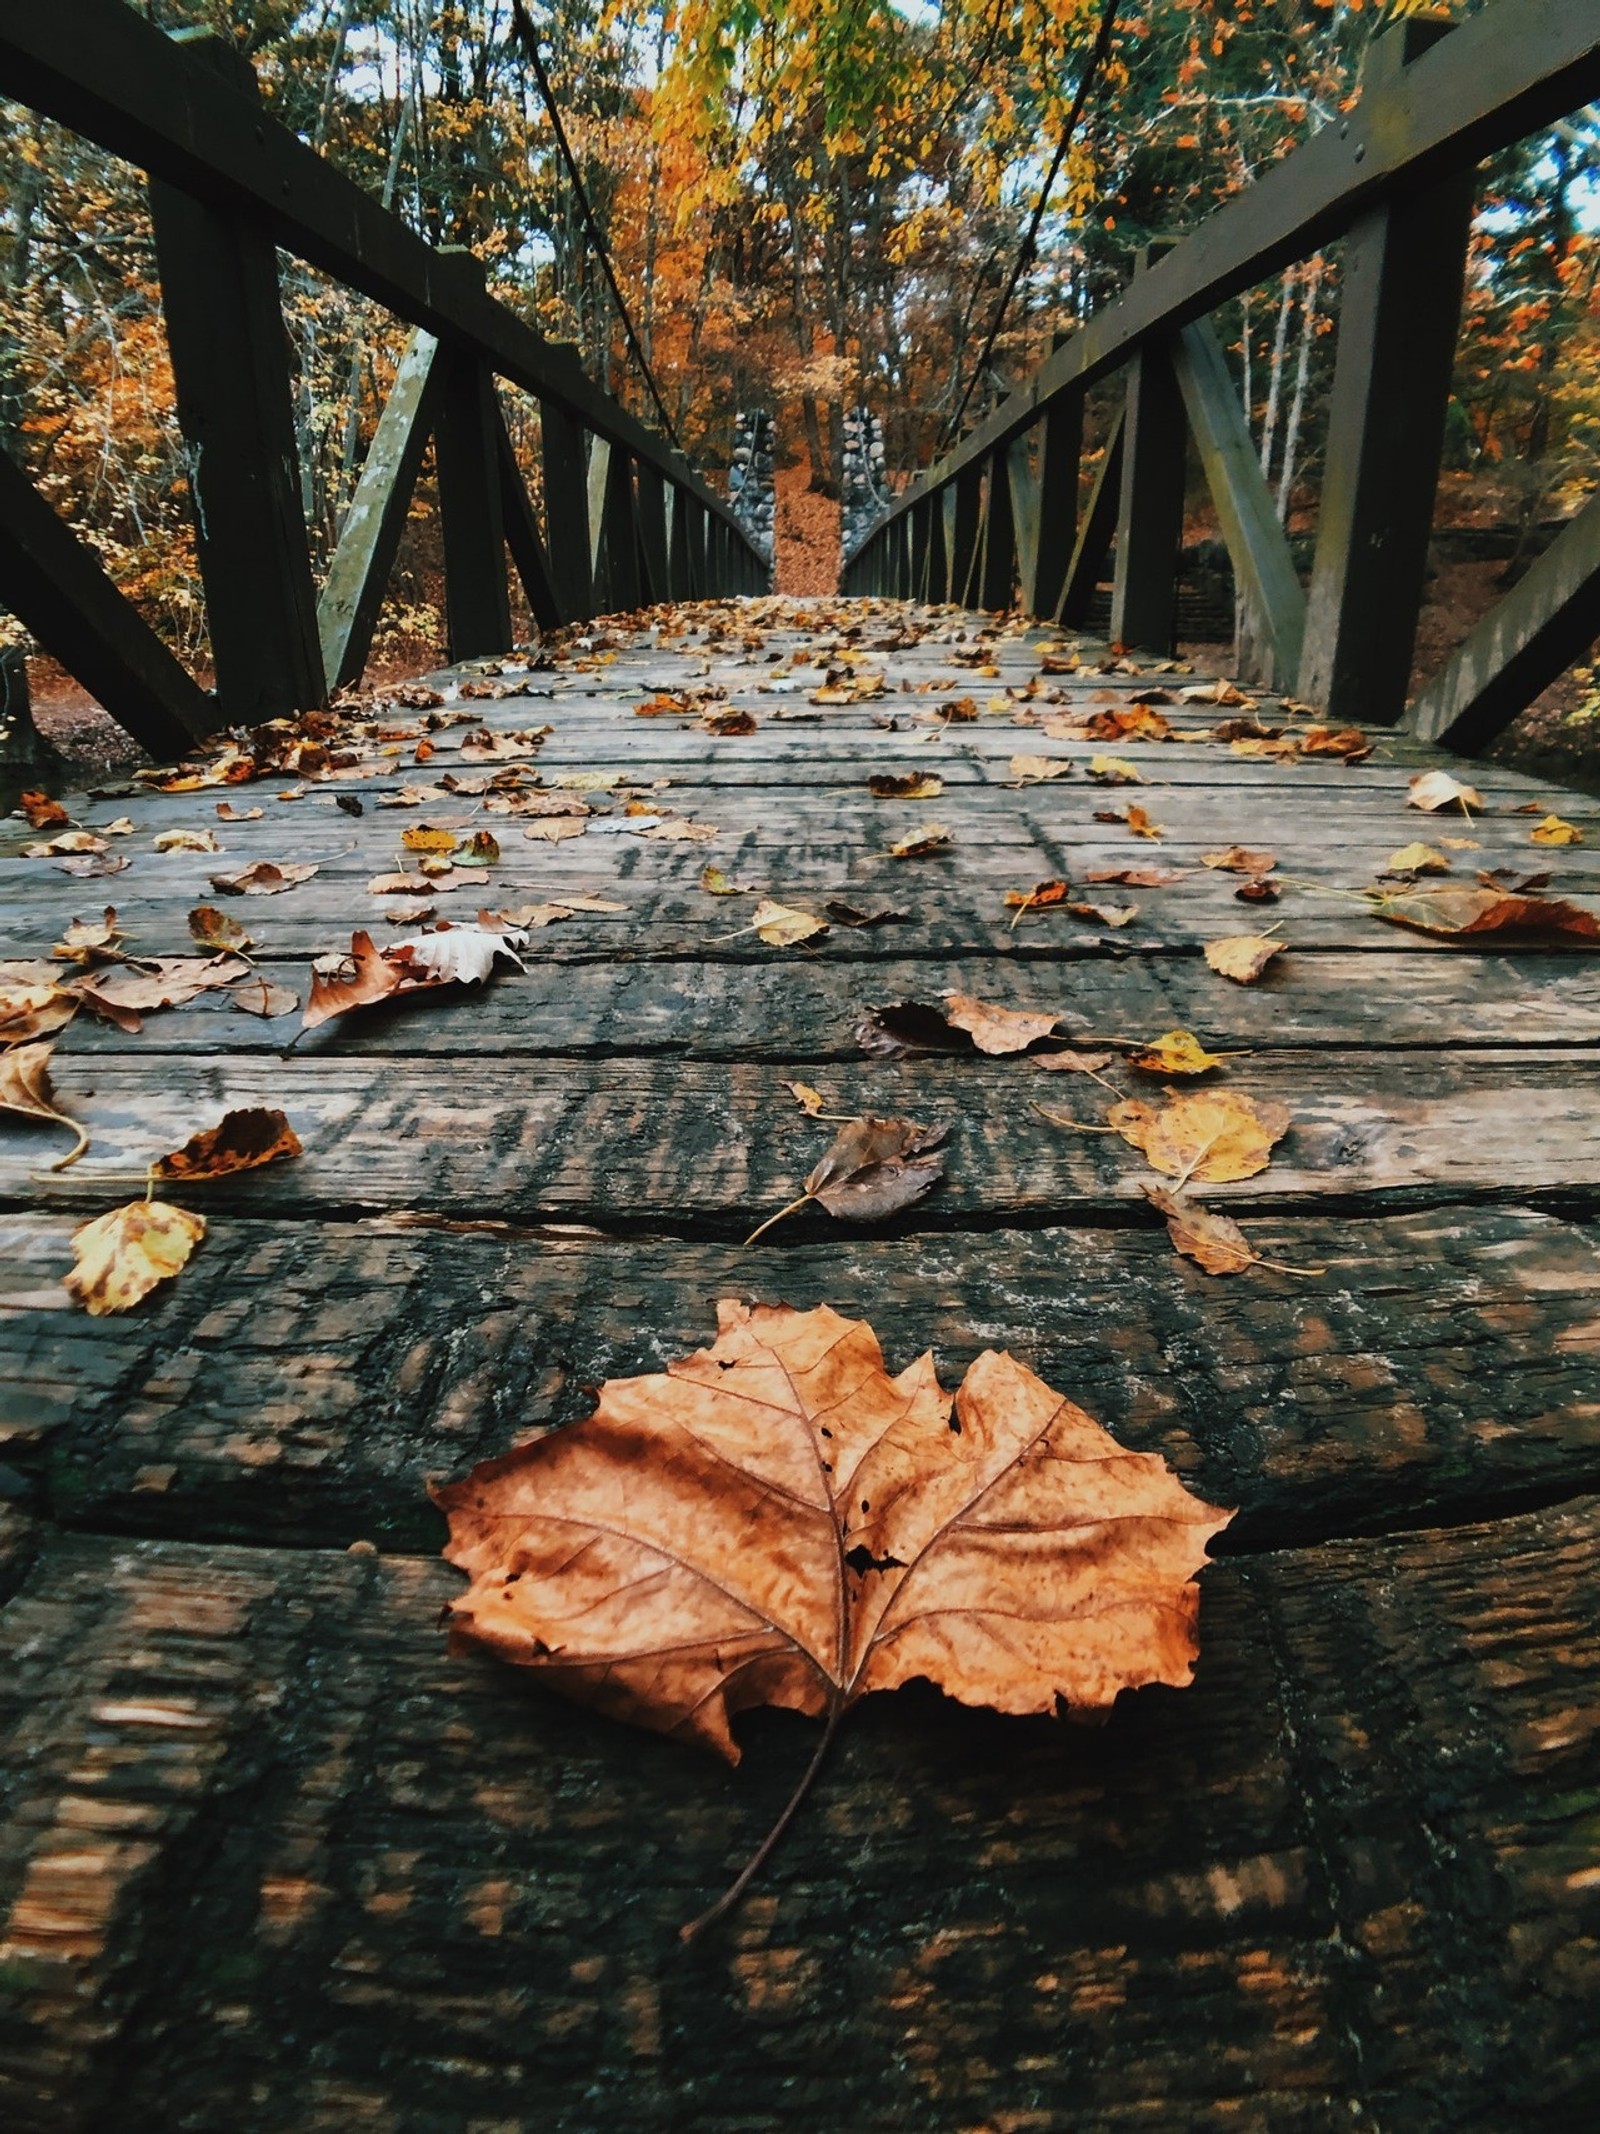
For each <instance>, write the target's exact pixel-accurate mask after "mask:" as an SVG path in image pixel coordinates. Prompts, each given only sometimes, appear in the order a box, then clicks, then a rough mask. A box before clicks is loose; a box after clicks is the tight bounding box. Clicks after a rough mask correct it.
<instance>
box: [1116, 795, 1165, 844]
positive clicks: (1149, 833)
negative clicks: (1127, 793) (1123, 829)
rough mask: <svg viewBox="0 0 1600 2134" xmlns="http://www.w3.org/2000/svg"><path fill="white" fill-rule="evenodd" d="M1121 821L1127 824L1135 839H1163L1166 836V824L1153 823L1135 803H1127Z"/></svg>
mask: <svg viewBox="0 0 1600 2134" xmlns="http://www.w3.org/2000/svg"><path fill="white" fill-rule="evenodd" d="M1121 819H1122V821H1123V822H1125V823H1126V824H1127V826H1128V828H1129V829H1130V830H1131V831H1132V832H1133V834H1134V836H1135V837H1165V836H1166V834H1167V826H1166V824H1165V823H1160V822H1153V821H1152V820H1151V818H1150V817H1149V816H1148V815H1147V814H1146V813H1145V811H1144V809H1143V808H1141V807H1140V806H1139V804H1138V803H1137V801H1132V800H1130V801H1129V803H1128V805H1127V807H1126V808H1125V809H1124V810H1123V812H1122V818H1121Z"/></svg>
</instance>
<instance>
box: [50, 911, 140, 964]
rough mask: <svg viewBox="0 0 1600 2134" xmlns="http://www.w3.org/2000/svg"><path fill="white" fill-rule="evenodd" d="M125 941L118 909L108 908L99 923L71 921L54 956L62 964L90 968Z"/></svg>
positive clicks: (89, 920) (51, 952) (98, 920)
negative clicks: (75, 964) (91, 964)
mask: <svg viewBox="0 0 1600 2134" xmlns="http://www.w3.org/2000/svg"><path fill="white" fill-rule="evenodd" d="M121 939H122V932H121V929H120V928H119V927H118V925H117V913H116V907H115V906H114V905H111V904H108V905H107V906H106V908H105V911H104V913H103V914H102V915H101V917H100V918H98V919H73V920H72V921H70V923H69V924H68V926H67V930H66V932H65V933H64V934H63V935H62V937H61V939H60V940H59V941H58V942H57V943H56V945H55V947H54V948H53V949H51V951H50V954H51V956H52V957H53V958H54V959H55V960H56V961H57V962H58V963H82V964H89V963H93V962H95V961H96V960H97V958H100V957H102V956H104V955H107V954H110V953H112V952H114V951H115V949H116V946H117V943H118V942H119V941H120V940H121Z"/></svg>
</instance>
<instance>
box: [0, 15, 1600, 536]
mask: <svg viewBox="0 0 1600 2134" xmlns="http://www.w3.org/2000/svg"><path fill="white" fill-rule="evenodd" d="M14 4H15V0H6V5H7V6H10V5H14ZM1597 94H1600V18H1597V9H1596V0H1498V4H1497V5H1495V6H1493V7H1491V8H1488V9H1487V10H1485V12H1484V13H1482V14H1480V15H1475V16H1472V17H1471V18H1470V19H1469V20H1468V21H1466V22H1464V23H1462V24H1461V25H1459V27H1457V28H1456V29H1454V30H1452V32H1451V33H1450V35H1449V36H1448V37H1445V38H1443V39H1442V40H1441V41H1440V42H1439V43H1438V44H1437V45H1435V46H1434V47H1433V49H1432V50H1431V51H1428V52H1425V53H1424V54H1422V55H1421V57H1419V58H1418V59H1416V60H1414V61H1413V62H1412V63H1411V64H1410V65H1409V66H1408V67H1406V68H1405V69H1404V70H1403V71H1402V72H1401V73H1400V74H1399V75H1398V76H1397V78H1396V79H1395V80H1394V81H1393V82H1392V83H1389V84H1386V85H1384V86H1383V87H1381V88H1376V89H1372V90H1369V91H1367V92H1366V93H1365V94H1363V95H1362V96H1361V98H1360V99H1359V101H1358V102H1357V103H1356V104H1355V105H1354V106H1353V108H1352V109H1351V110H1350V111H1349V112H1348V113H1347V114H1346V115H1345V116H1344V117H1343V118H1341V119H1338V120H1336V121H1334V122H1333V123H1332V124H1330V125H1328V126H1325V127H1323V128H1322V129H1321V131H1320V132H1318V133H1316V134H1314V135H1313V136H1312V138H1311V139H1310V140H1309V141H1306V142H1304V143H1303V144H1302V145H1301V146H1300V147H1299V148H1296V149H1294V150H1292V151H1291V152H1290V153H1289V154H1288V155H1286V156H1284V157H1283V158H1282V160H1281V161H1279V162H1277V163H1275V164H1273V165H1272V167H1271V168H1270V169H1269V170H1267V171H1264V172H1263V173H1262V175H1261V176H1260V177H1259V178H1258V179H1257V181H1256V183H1255V184H1254V185H1252V186H1251V188H1250V190H1249V191H1248V192H1246V193H1242V194H1240V195H1238V196H1237V197H1236V198H1234V199H1233V200H1230V201H1228V202H1227V203H1226V204H1225V205H1224V206H1222V207H1220V208H1218V209H1217V210H1216V211H1215V213H1213V214H1212V215H1210V216H1208V217H1207V219H1206V220H1205V221H1204V222H1203V223H1202V224H1201V225H1200V227H1199V229H1198V230H1196V231H1195V232H1194V233H1193V234H1192V235H1191V236H1189V237H1186V238H1184V239H1182V240H1181V241H1180V242H1179V243H1178V244H1177V245H1176V246H1175V247H1174V248H1173V249H1172V250H1171V251H1170V252H1168V253H1167V254H1166V255H1165V256H1164V257H1163V258H1162V259H1161V260H1160V261H1159V262H1158V263H1157V264H1155V265H1154V266H1152V267H1151V268H1150V270H1149V271H1148V272H1147V273H1144V274H1141V275H1139V276H1138V277H1137V278H1136V279H1135V280H1134V281H1133V282H1132V283H1131V284H1130V286H1129V287H1128V289H1127V290H1126V291H1125V292H1124V293H1123V294H1122V295H1121V296H1119V297H1117V298H1116V299H1115V300H1114V301H1113V302H1112V303H1110V304H1107V305H1106V306H1105V307H1104V308H1103V309H1102V310H1100V311H1098V312H1096V313H1095V314H1094V316H1093V317H1092V318H1091V319H1089V320H1088V321H1087V323H1086V324H1085V325H1084V326H1083V327H1082V328H1080V329H1079V330H1078V331H1077V332H1075V333H1073V334H1072V335H1071V337H1070V338H1069V339H1068V340H1066V341H1064V342H1063V343H1062V345H1061V346H1060V347H1059V348H1058V349H1056V350H1055V352H1054V353H1053V354H1051V355H1050V356H1048V357H1046V359H1045V360H1044V362H1042V363H1041V364H1040V365H1039V367H1038V369H1037V370H1036V371H1035V372H1034V373H1033V374H1032V376H1031V377H1030V378H1029V379H1028V380H1027V381H1026V383H1024V384H1023V385H1021V386H1019V387H1017V389H1016V390H1015V391H1014V392H1012V393H1011V394H1010V395H1009V396H1008V397H1007V398H1006V399H1005V400H1004V401H1003V402H1002V403H1001V405H1000V406H999V407H998V408H996V409H995V410H994V412H993V413H992V414H991V415H989V416H988V417H987V419H986V420H985V421H983V422H982V423H980V424H979V425H978V426H977V427H976V428H975V429H973V430H971V431H969V432H968V434H967V435H966V436H965V437H964V438H963V439H962V440H961V442H960V444H958V445H957V446H956V447H955V448H954V449H953V450H952V451H950V452H948V453H946V454H945V456H944V457H943V458H942V459H940V460H938V461H937V462H936V463H935V464H934V465H933V466H931V467H929V468H927V469H926V470H924V471H923V472H922V473H921V474H919V475H918V476H916V478H915V479H914V480H913V481H911V482H910V483H909V484H908V485H907V486H906V488H905V489H904V490H902V491H901V493H900V495H899V496H898V497H897V498H896V500H895V502H894V504H893V505H892V506H891V507H890V509H889V510H888V511H886V512H884V513H883V514H882V516H881V517H879V518H878V519H876V520H874V521H873V523H872V524H871V525H870V526H868V527H866V528H865V529H863V531H862V533H861V534H860V535H859V536H858V537H857V539H856V541H855V542H854V543H853V544H852V545H851V547H850V548H849V549H848V550H847V551H846V553H845V556H844V558H843V564H844V568H846V569H848V568H849V566H850V565H851V564H852V563H853V562H854V561H855V560H856V558H857V557H858V556H859V555H860V554H861V552H862V550H863V549H864V548H865V547H866V546H867V545H868V543H869V542H871V541H872V540H874V539H875V538H876V537H877V536H878V534H879V533H880V532H881V531H882V530H883V529H884V527H886V526H888V525H889V524H891V523H892V522H893V521H894V520H896V519H898V518H900V517H902V516H903V515H904V514H905V513H906V512H907V511H909V510H910V509H911V508H912V506H913V505H914V504H916V503H917V502H918V501H919V500H920V499H922V498H925V497H927V496H929V495H930V494H932V493H933V492H934V491H936V490H940V489H943V488H945V487H947V486H948V484H949V483H950V482H952V481H953V480H954V479H955V478H956V476H957V475H959V474H960V473H962V472H963V471H964V470H966V469H970V468H975V467H978V466H981V465H982V464H983V462H984V461H985V460H987V459H988V458H990V457H991V456H992V455H993V454H994V453H995V452H996V451H999V450H1001V449H1003V448H1004V447H1005V446H1006V445H1008V444H1010V443H1012V442H1013V441H1014V440H1015V439H1016V438H1018V437H1020V436H1021V435H1022V434H1023V433H1024V432H1025V431H1027V430H1029V429H1031V428H1032V427H1033V425H1034V424H1035V423H1037V422H1038V421H1039V420H1040V419H1041V417H1043V416H1044V415H1045V414H1047V413H1048V412H1049V410H1050V408H1051V406H1052V404H1053V403H1056V402H1058V401H1060V400H1062V399H1063V398H1064V397H1065V396H1066V395H1068V394H1072V393H1078V392H1082V391H1083V390H1084V389H1085V388H1087V387H1088V386H1090V385H1092V384H1094V383H1095V381H1096V380H1097V379H1101V378H1104V377H1106V376H1107V375H1108V374H1109V373H1111V372H1112V371H1115V370H1118V369H1120V368H1121V366H1122V365H1123V364H1125V363H1126V362H1127V361H1128V360H1129V358H1130V357H1131V356H1133V355H1134V354H1135V353H1136V352H1137V351H1138V349H1139V346H1140V344H1141V343H1142V342H1145V341H1148V340H1150V339H1151V338H1152V337H1157V336H1159V337H1162V338H1166V337H1170V336H1172V335H1174V334H1176V333H1178V332H1179V331H1180V330H1181V329H1182V328H1183V327H1185V326H1188V325H1190V324H1191V323H1193V322H1194V321H1195V320H1197V319H1201V318H1204V317H1205V316H1206V315H1207V314H1208V313H1210V312H1212V311H1215V310H1216V308H1217V306H1218V305H1219V304H1222V303H1225V302H1226V301H1227V300H1228V298H1229V297H1232V296H1237V295H1239V294H1240V293H1241V292H1242V291H1243V290H1246V289H1249V288H1252V287H1253V286H1254V285H1255V284H1256V283H1258V282H1260V281H1262V280H1264V279H1265V277H1266V276H1267V275H1269V274H1273V273H1275V272H1276V271H1277V270H1278V269H1279V268H1280V267H1284V266H1287V265H1289V264H1290V263H1291V262H1293V261H1295V260H1297V259H1302V258H1304V257H1305V256H1306V255H1307V254H1308V253H1311V252H1315V251H1317V250H1319V249H1320V248H1321V247H1322V246H1323V245H1325V244H1327V243H1328V242H1329V241H1330V240H1331V239H1333V238H1335V237H1337V236H1339V235H1341V234H1342V233H1343V232H1344V231H1345V230H1346V229H1348V228H1349V226H1350V224H1351V223H1352V222H1354V221H1355V220H1356V218H1357V217H1358V216H1360V215H1361V214H1363V213H1364V212H1365V211H1366V210H1367V209H1369V208H1371V207H1372V206H1374V205H1375V204H1376V203H1377V202H1378V201H1379V200H1380V199H1381V198H1382V197H1383V195H1384V194H1386V193H1388V192H1390V191H1392V190H1393V189H1394V188H1395V187H1396V186H1397V185H1398V184H1400V183H1401V182H1402V181H1404V182H1405V183H1406V184H1407V185H1416V184H1423V183H1426V182H1428V181H1429V180H1430V179H1431V178H1433V177H1435V176H1438V175H1440V174H1442V173H1443V172H1445V171H1448V170H1453V169H1460V168H1462V167H1463V166H1467V165H1471V164H1474V163H1478V162H1481V161H1482V160H1483V158H1484V157H1485V156H1488V155H1492V154H1494V153H1495V151H1496V150H1498V149H1501V148H1505V147H1508V146H1510V144H1511V143H1513V142H1515V141H1519V140H1522V139H1524V138H1525V137H1526V136H1527V135H1528V134H1530V133H1535V132H1537V131H1538V129H1539V128H1540V127H1541V126H1546V125H1549V124H1551V123H1552V122H1553V121H1554V120H1556V119H1558V118H1561V117H1562V116H1564V114H1565V113H1567V112H1569V111H1573V110H1576V109H1578V108H1579V107H1580V106H1581V105H1583V104H1585V103H1588V102H1590V101H1591V100H1592V99H1593V98H1594V97H1595V96H1596V95H1597Z"/></svg>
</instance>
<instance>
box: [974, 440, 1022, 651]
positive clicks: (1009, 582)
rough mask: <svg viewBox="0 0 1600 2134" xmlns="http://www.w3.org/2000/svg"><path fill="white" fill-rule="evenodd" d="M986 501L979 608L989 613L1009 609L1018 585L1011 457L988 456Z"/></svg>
mask: <svg viewBox="0 0 1600 2134" xmlns="http://www.w3.org/2000/svg"><path fill="white" fill-rule="evenodd" d="M988 490H989V501H988V505H987V508H986V509H985V511H984V514H983V558H982V564H981V568H980V571H979V578H978V605H979V607H980V608H987V609H989V610H991V611H1004V610H1006V609H1008V608H1009V607H1010V606H1011V598H1012V594H1013V593H1014V592H1015V590H1016V583H1017V523H1016V516H1015V514H1014V512H1013V510H1012V506H1011V466H1010V453H1009V451H1008V450H1007V449H1006V448H1005V447H1003V446H1002V448H1001V449H1000V450H999V451H998V452H991V453H990V455H989V480H988Z"/></svg>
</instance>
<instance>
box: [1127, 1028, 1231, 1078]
mask: <svg viewBox="0 0 1600 2134" xmlns="http://www.w3.org/2000/svg"><path fill="white" fill-rule="evenodd" d="M1226 1057H1227V1055H1226V1054H1225V1053H1221V1052H1207V1050H1206V1048H1205V1047H1204V1045H1202V1044H1201V1042H1200V1040H1199V1038H1197V1037H1196V1036H1195V1034H1194V1032H1193V1031H1192V1030H1166V1031H1163V1032H1162V1034H1161V1036H1160V1037H1155V1038H1152V1039H1151V1040H1150V1042H1149V1044H1148V1045H1146V1046H1145V1047H1144V1049H1143V1050H1142V1051H1140V1052H1130V1053H1129V1055H1128V1065H1129V1066H1130V1067H1142V1068H1143V1069H1144V1071H1145V1073H1146V1074H1209V1073H1210V1072H1211V1070H1212V1068H1213V1067H1220V1066H1221V1065H1222V1062H1223V1060H1224V1059H1225V1058H1226Z"/></svg>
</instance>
